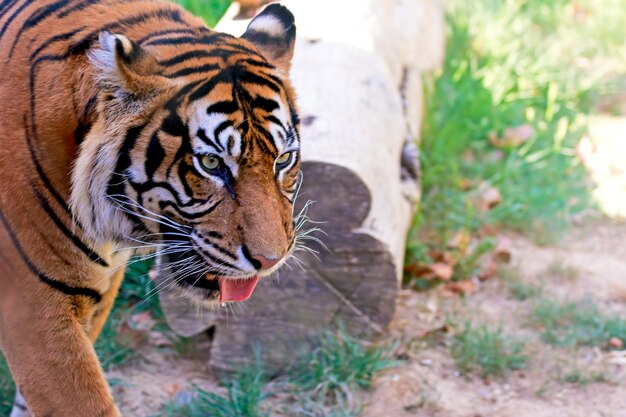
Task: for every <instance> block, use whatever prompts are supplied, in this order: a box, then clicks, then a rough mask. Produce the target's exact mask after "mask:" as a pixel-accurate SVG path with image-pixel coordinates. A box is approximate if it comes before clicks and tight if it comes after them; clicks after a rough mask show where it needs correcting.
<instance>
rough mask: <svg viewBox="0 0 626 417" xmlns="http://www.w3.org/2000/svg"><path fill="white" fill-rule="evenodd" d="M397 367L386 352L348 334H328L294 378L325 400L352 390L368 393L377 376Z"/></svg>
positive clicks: (293, 374) (296, 371)
mask: <svg viewBox="0 0 626 417" xmlns="http://www.w3.org/2000/svg"><path fill="white" fill-rule="evenodd" d="M397 364H398V362H397V361H395V360H393V359H392V358H391V357H390V354H389V351H388V350H386V349H381V348H379V347H376V346H370V347H366V346H364V345H363V343H362V342H361V341H359V340H357V339H355V338H353V337H351V336H349V335H348V334H347V333H346V331H345V330H340V331H339V332H338V333H333V332H330V331H327V332H325V333H324V334H323V335H322V337H321V339H320V342H319V347H317V348H316V349H315V350H313V351H312V352H310V353H308V354H306V355H305V356H304V358H303V360H302V363H301V365H300V366H297V367H296V368H295V369H294V371H293V372H292V374H291V378H292V381H293V382H294V384H296V385H297V386H298V387H300V388H301V389H303V390H305V391H312V392H314V393H316V394H317V396H319V397H320V398H325V397H327V396H334V395H335V394H336V393H338V392H346V391H348V390H350V389H351V388H352V387H359V388H361V389H367V388H369V387H370V384H371V382H372V378H373V377H374V375H375V374H376V373H377V372H379V371H381V370H383V369H387V368H390V367H392V366H395V365H397Z"/></svg>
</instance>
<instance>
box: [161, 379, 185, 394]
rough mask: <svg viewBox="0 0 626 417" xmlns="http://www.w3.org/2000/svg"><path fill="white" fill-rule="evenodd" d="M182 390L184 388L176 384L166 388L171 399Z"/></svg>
mask: <svg viewBox="0 0 626 417" xmlns="http://www.w3.org/2000/svg"><path fill="white" fill-rule="evenodd" d="M182 389H183V387H182V386H181V385H180V384H179V383H177V382H174V383H173V384H168V385H167V386H166V387H165V392H167V395H169V396H170V397H173V396H174V395H176V394H178V393H179V392H180V391H182Z"/></svg>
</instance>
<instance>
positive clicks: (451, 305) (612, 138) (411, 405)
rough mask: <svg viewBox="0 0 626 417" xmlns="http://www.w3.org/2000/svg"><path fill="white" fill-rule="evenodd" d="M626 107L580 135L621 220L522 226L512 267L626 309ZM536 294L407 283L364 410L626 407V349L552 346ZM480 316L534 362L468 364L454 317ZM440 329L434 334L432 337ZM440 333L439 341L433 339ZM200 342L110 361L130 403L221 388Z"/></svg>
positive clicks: (619, 416)
mask: <svg viewBox="0 0 626 417" xmlns="http://www.w3.org/2000/svg"><path fill="white" fill-rule="evenodd" d="M624 132H626V119H618V118H602V119H598V120H595V121H594V123H593V124H592V128H591V133H590V136H589V138H587V139H585V140H583V142H582V143H581V146H580V147H579V150H578V151H579V153H580V154H581V155H580V156H581V157H582V159H584V160H585V163H586V164H587V166H588V167H589V168H590V170H591V173H592V177H593V178H594V180H595V181H596V183H597V186H596V188H595V197H596V198H597V199H598V202H599V205H600V207H601V208H602V209H603V210H604V211H605V212H606V213H608V214H609V215H611V216H612V217H613V220H611V219H607V218H602V219H598V218H597V217H598V216H595V217H596V218H594V216H590V218H587V219H586V220H583V221H580V222H578V223H579V224H577V225H575V226H574V227H573V228H572V229H571V230H570V232H569V233H568V234H567V236H566V237H565V238H564V239H563V241H561V242H560V243H559V244H558V245H555V246H550V247H542V246H538V245H536V244H533V243H532V242H530V241H529V240H528V239H526V238H523V237H520V236H503V238H505V239H508V240H509V242H510V245H511V252H512V264H511V266H509V268H510V269H511V270H513V271H514V272H515V274H516V275H517V276H518V277H519V279H520V280H521V281H523V282H528V283H535V284H538V285H541V286H543V288H544V296H547V297H548V298H550V299H553V300H579V299H581V298H583V297H586V296H587V297H592V298H593V299H595V300H596V301H597V303H598V306H599V307H600V309H601V310H602V311H605V312H608V313H611V314H618V315H620V316H622V317H626V244H625V243H626V222H623V221H620V220H617V218H619V217H620V216H622V217H623V216H624V215H625V214H626V165H624V161H625V160H626V133H624ZM533 302H535V301H533V300H527V301H516V300H514V299H513V298H512V297H511V296H510V294H509V292H508V290H507V289H506V285H505V283H504V281H503V280H502V279H501V278H500V277H498V276H496V277H493V278H491V279H489V280H488V281H486V282H484V283H480V284H479V290H478V291H477V292H476V293H475V294H472V295H471V296H469V297H466V298H464V299H461V298H458V297H453V298H449V297H445V296H444V295H443V294H442V292H441V291H439V290H434V291H430V292H426V293H415V292H413V291H409V290H404V291H402V292H401V295H400V299H399V302H398V307H397V311H396V314H395V317H394V319H393V321H392V323H391V325H390V328H389V332H388V335H387V336H386V337H385V339H387V341H388V342H391V343H399V344H398V346H400V347H399V351H400V352H401V353H402V357H403V359H405V361H404V362H403V365H401V366H398V367H395V368H392V369H389V370H387V371H385V372H383V373H381V374H380V375H378V376H377V377H376V379H375V383H374V389H373V390H372V391H371V392H368V393H364V394H363V395H364V399H365V404H366V406H365V409H364V411H363V413H362V416H363V417H425V416H433V417H626V351H622V352H612V353H610V352H607V351H605V350H601V349H598V348H585V349H578V350H574V349H564V348H553V347H550V346H548V345H546V344H545V343H543V342H541V341H540V340H539V336H538V331H537V329H532V328H531V326H530V325H529V323H528V317H529V314H530V311H531V309H532V306H533ZM464 317H471V318H472V320H473V321H475V322H481V323H486V324H489V325H493V326H497V325H501V326H503V328H504V329H505V330H506V332H507V333H509V334H512V335H516V336H520V337H523V338H524V339H525V340H527V341H528V345H527V349H526V353H527V354H528V355H529V357H530V361H529V363H528V365H527V367H526V368H525V369H523V370H519V371H513V372H511V373H509V374H508V375H507V376H506V377H504V378H502V379H493V380H490V381H485V380H483V379H481V378H477V377H470V378H468V377H465V376H462V375H460V374H459V372H458V371H457V370H456V367H455V366H454V363H453V360H452V358H451V357H450V354H449V346H447V345H446V342H445V340H446V338H440V339H439V340H437V337H436V335H437V333H438V332H440V331H442V329H444V326H443V324H444V321H445V319H446V318H452V319H454V318H459V319H462V318H464ZM425 335H433V336H435V337H433V338H431V337H425ZM427 339H428V340H431V339H435V340H436V341H435V342H434V343H425V342H424V341H425V340H427ZM205 363H206V358H202V357H197V356H194V353H193V350H191V353H190V352H187V353H177V352H176V351H172V350H169V351H168V350H165V351H152V350H151V351H150V352H147V353H146V355H144V357H143V358H142V359H141V360H140V361H138V362H137V363H135V364H134V365H130V366H125V367H123V368H121V369H118V370H116V371H112V372H109V373H108V377H109V379H110V381H111V383H112V385H113V387H114V388H113V389H114V393H115V396H116V398H117V399H118V402H119V403H120V405H121V408H122V411H123V412H124V413H125V415H132V416H138V417H143V416H158V411H159V409H160V408H161V406H162V404H163V403H164V402H166V401H172V400H173V401H179V402H184V401H185V399H186V398H187V397H186V396H188V395H189V391H187V390H188V389H190V388H191V387H192V386H193V385H197V386H201V387H203V388H205V389H210V390H217V389H219V388H217V383H216V380H215V379H214V378H213V377H211V376H210V373H209V372H208V370H207V369H206V366H205ZM575 369H580V370H582V371H584V372H591V371H598V372H601V373H602V375H604V377H605V379H606V381H607V382H599V383H588V384H575V383H568V382H563V380H562V378H560V376H562V375H563V374H564V373H566V372H568V371H572V370H575Z"/></svg>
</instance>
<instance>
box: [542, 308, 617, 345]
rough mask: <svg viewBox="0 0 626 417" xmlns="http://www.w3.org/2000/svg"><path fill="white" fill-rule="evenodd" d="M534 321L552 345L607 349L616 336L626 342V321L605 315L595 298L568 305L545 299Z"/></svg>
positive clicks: (546, 340) (545, 340) (543, 338)
mask: <svg viewBox="0 0 626 417" xmlns="http://www.w3.org/2000/svg"><path fill="white" fill-rule="evenodd" d="M531 320H532V323H533V324H534V325H537V326H540V328H541V330H542V333H541V338H542V340H543V341H544V342H546V343H548V344H550V345H555V346H561V347H576V346H600V347H605V346H607V344H608V341H609V339H610V338H612V337H616V338H618V339H620V340H621V341H622V342H626V319H624V318H622V317H618V316H613V315H607V314H604V313H602V312H601V311H600V310H599V309H598V307H597V305H596V304H595V303H594V302H593V301H592V300H591V299H584V300H582V301H579V302H564V303H558V302H554V301H553V300H548V299H543V300H541V302H540V303H539V304H538V305H537V306H536V307H535V308H534V310H533V312H532V317H531Z"/></svg>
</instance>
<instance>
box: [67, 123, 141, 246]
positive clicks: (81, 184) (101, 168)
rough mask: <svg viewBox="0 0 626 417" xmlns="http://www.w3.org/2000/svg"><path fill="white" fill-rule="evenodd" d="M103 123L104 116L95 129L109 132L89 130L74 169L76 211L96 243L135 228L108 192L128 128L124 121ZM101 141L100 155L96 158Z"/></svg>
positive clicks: (119, 237)
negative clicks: (109, 125) (123, 123)
mask: <svg viewBox="0 0 626 417" xmlns="http://www.w3.org/2000/svg"><path fill="white" fill-rule="evenodd" d="M103 123H104V122H103V121H102V120H100V121H99V122H98V123H96V125H95V126H94V128H93V129H92V132H106V133H101V134H102V135H104V136H105V137H106V140H105V139H103V138H102V137H98V136H96V134H89V135H87V137H86V138H85V140H84V141H83V143H82V145H81V148H80V152H79V155H78V158H77V159H76V162H75V165H74V169H73V171H72V192H71V195H70V208H71V210H72V213H73V215H74V216H75V217H76V219H77V220H78V221H79V222H80V223H81V224H82V225H83V227H84V229H85V232H86V234H87V237H88V238H89V239H90V240H91V241H93V242H94V243H95V244H96V245H104V244H106V243H108V242H121V241H124V240H125V237H127V236H129V235H130V234H131V232H132V229H133V226H132V224H131V222H130V221H129V220H128V219H127V218H126V216H125V215H124V214H123V212H122V211H121V210H119V209H118V208H117V207H116V206H115V205H114V204H113V202H112V201H111V200H110V199H109V198H107V197H106V194H105V193H106V191H107V186H108V183H109V180H110V178H111V175H112V172H111V171H112V170H113V169H114V167H115V165H116V163H117V156H118V152H119V147H120V146H121V143H122V140H123V139H122V138H123V137H124V136H123V135H124V132H125V130H123V129H121V125H122V123H118V124H117V126H118V127H117V129H116V128H115V126H112V127H109V129H102V127H101V126H98V125H101V124H103ZM101 143H103V146H102V148H101V149H100V153H99V155H98V158H94V156H95V155H96V152H97V150H98V147H99V145H100V144H101Z"/></svg>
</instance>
